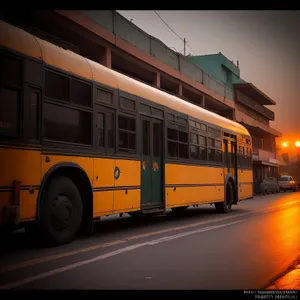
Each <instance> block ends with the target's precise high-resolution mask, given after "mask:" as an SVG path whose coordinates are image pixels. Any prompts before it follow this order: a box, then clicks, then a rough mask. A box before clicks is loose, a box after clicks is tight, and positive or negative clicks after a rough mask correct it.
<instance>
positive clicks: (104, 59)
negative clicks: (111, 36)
mask: <svg viewBox="0 0 300 300" xmlns="http://www.w3.org/2000/svg"><path fill="white" fill-rule="evenodd" d="M100 63H101V64H102V65H104V66H105V67H107V68H110V69H111V49H110V48H108V47H106V48H105V49H104V51H103V52H102V53H101V57H100Z"/></svg>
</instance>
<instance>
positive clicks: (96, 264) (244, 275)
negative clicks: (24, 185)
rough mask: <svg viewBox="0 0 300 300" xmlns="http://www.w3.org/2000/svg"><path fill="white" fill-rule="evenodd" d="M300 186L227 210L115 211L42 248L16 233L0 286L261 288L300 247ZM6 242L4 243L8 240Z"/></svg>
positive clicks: (0, 267)
mask: <svg viewBox="0 0 300 300" xmlns="http://www.w3.org/2000/svg"><path fill="white" fill-rule="evenodd" d="M299 216H300V193H299V192H297V193H293V192H287V193H279V194H274V195H266V196H257V197H255V198H254V199H250V200H246V201H243V202H240V203H239V205H238V206H234V207H233V211H232V212H231V213H229V214H217V213H216V211H215V209H214V206H209V205H203V206H199V207H197V208H193V207H191V208H189V209H188V210H187V211H186V212H185V214H184V215H183V216H176V215H175V214H174V213H172V212H169V213H168V214H167V216H165V217H153V218H150V219H149V218H144V219H142V220H134V219H133V218H131V217H129V216H128V215H127V214H124V215H123V217H122V218H119V217H118V216H110V217H107V218H103V220H102V221H100V222H99V223H97V225H96V229H95V233H94V235H93V236H92V237H87V238H78V239H77V240H76V241H75V242H73V243H71V244H68V245H64V246H61V247H56V248H40V247H38V246H37V245H36V243H35V242H34V241H31V240H29V238H28V236H27V235H25V233H24V232H22V231H19V232H16V233H14V234H13V235H12V236H11V237H10V240H9V241H8V244H7V245H6V248H5V249H4V250H2V254H1V258H0V289H261V288H264V287H266V286H267V285H268V284H269V283H270V282H271V281H272V280H274V279H275V278H277V277H278V276H279V275H281V274H282V273H283V272H284V271H285V270H286V269H287V268H288V267H289V266H290V265H292V264H293V263H294V262H295V260H296V259H297V258H298V257H299V254H300V218H299ZM2 249H3V248H2Z"/></svg>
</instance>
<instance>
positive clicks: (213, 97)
mask: <svg viewBox="0 0 300 300" xmlns="http://www.w3.org/2000/svg"><path fill="white" fill-rule="evenodd" d="M0 18H1V19H2V20H4V21H6V22H8V23H11V24H13V25H15V26H18V27H20V28H22V29H24V30H26V31H28V32H30V33H32V34H34V35H36V36H38V37H40V38H42V39H45V40H48V41H50V42H52V43H54V44H56V45H58V46H60V47H63V48H65V49H68V50H71V51H73V52H76V53H78V54H80V55H82V56H85V57H87V58H89V59H91V60H94V61H96V62H98V63H100V64H102V65H104V66H106V67H108V68H111V69H113V70H116V71H118V72H121V73H123V74H126V75H128V76H130V77H133V78H135V79H137V80H140V81H142V82H144V83H146V84H149V85H151V86H154V87H156V88H157V89H161V90H164V91H166V92H168V93H171V94H174V95H177V96H178V97H180V98H182V99H184V100H186V101H189V102H191V103H194V104H196V105H199V106H201V107H204V108H205V109H208V110H210V111H213V112H215V113H217V114H219V115H222V116H224V117H226V118H229V119H232V120H236V121H238V122H240V123H242V124H244V125H245V126H246V127H247V128H248V129H249V131H250V133H251V135H252V140H253V146H254V147H253V161H254V174H255V175H254V180H255V182H258V181H259V180H262V179H263V178H264V177H266V176H271V175H274V174H276V173H277V170H278V161H277V159H276V149H275V136H280V133H279V132H278V131H276V130H274V129H272V128H271V127H270V126H269V121H270V120H274V113H273V112H272V111H271V110H269V109H268V108H266V107H265V105H274V104H275V102H274V101H273V100H271V99H269V98H268V97H267V96H266V95H264V94H263V93H262V92H261V91H259V90H258V89H257V88H256V87H254V86H253V85H252V84H250V83H247V82H245V81H243V80H241V79H240V70H239V67H238V66H236V65H235V64H233V63H232V62H231V61H230V60H228V59H227V58H226V57H225V56H224V55H222V54H221V53H219V54H217V55H206V56H196V57H191V56H188V57H185V56H183V55H182V54H180V53H177V52H175V51H173V50H172V49H170V48H169V47H167V46H166V45H165V44H164V43H163V42H162V41H160V40H158V39H156V38H155V37H153V36H150V35H149V34H147V33H146V32H144V31H143V30H141V29H140V28H139V27H137V26H136V25H134V24H133V23H132V22H130V21H129V20H127V19H126V18H124V17H123V16H122V15H120V14H119V13H117V12H116V11H113V10H76V11H72V10H68V11H61V10H43V11H39V10H34V11H27V13H26V14H22V13H21V12H19V11H13V10H11V11H7V10H2V11H0Z"/></svg>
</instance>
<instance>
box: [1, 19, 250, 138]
mask: <svg viewBox="0 0 300 300" xmlns="http://www.w3.org/2000/svg"><path fill="white" fill-rule="evenodd" d="M0 28H1V35H0V45H1V46H4V47H7V48H9V49H12V50H15V51H17V52H20V53H23V54H26V55H28V56H31V57H33V58H36V59H39V60H43V61H44V62H45V63H47V64H49V65H51V66H53V67H56V68H59V69H62V70H65V71H67V72H70V73H73V74H76V75H78V76H82V77H84V78H86V79H89V80H94V81H98V82H100V83H103V84H105V85H107V86H110V87H112V88H118V89H120V90H122V91H125V92H127V93H130V94H133V95H136V96H139V97H142V98H145V99H148V100H151V101H153V102H155V103H158V104H161V105H164V106H167V107H169V108H171V109H173V110H176V111H178V112H181V113H183V114H187V115H189V116H191V117H194V118H196V119H199V120H203V121H206V122H209V123H212V124H214V125H217V126H219V127H221V128H224V129H228V130H230V131H233V132H236V133H240V134H244V135H247V136H250V134H249V132H248V130H247V129H246V128H245V127H244V126H242V125H241V124H239V123H237V122H234V121H232V120H229V119H227V118H225V117H222V116H219V115H218V114H215V113H213V112H210V111H208V110H206V109H204V108H201V107H199V106H197V105H194V104H192V103H189V102H187V101H185V100H182V99H180V98H178V97H176V96H173V95H170V94H168V93H166V92H163V91H160V90H158V89H156V88H154V87H151V86H149V85H147V84H144V83H142V82H140V81H137V80H135V79H133V78H130V77H128V76H126V75H123V74H120V73H118V72H116V71H114V70H111V69H109V68H106V67H105V66H102V65H101V64H98V63H96V62H94V61H91V60H89V59H87V58H85V57H82V56H80V55H78V54H76V53H74V52H71V51H69V50H65V49H63V48H60V47H58V46H56V45H54V44H52V43H49V42H47V41H45V40H42V39H39V38H37V37H35V36H33V35H32V34H30V33H28V32H26V31H24V30H22V29H19V28H17V27H15V26H12V25H10V24H8V23H6V22H3V21H1V20H0Z"/></svg>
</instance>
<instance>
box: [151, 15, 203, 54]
mask: <svg viewBox="0 0 300 300" xmlns="http://www.w3.org/2000/svg"><path fill="white" fill-rule="evenodd" d="M154 12H155V14H156V15H157V16H158V17H159V18H160V19H161V21H162V22H163V23H164V24H165V25H166V26H167V27H168V28H169V29H170V30H171V31H172V32H173V33H174V34H175V35H176V36H177V37H178V38H179V39H180V40H181V41H182V42H183V53H184V56H185V55H186V45H187V41H186V39H185V38H182V37H181V36H180V35H179V34H178V33H177V32H176V31H175V30H173V29H172V28H171V26H170V25H169V24H168V23H167V22H166V21H165V20H164V19H163V18H162V17H161V16H160V15H159V14H158V13H157V12H156V11H155V10H154ZM187 46H188V47H189V45H187ZM189 48H190V47H189ZM190 49H191V48H190ZM191 50H192V49H191ZM192 51H193V50H192ZM193 52H194V51H193ZM194 53H195V52H194ZM195 54H196V53H195ZM196 55H197V54H196Z"/></svg>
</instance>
